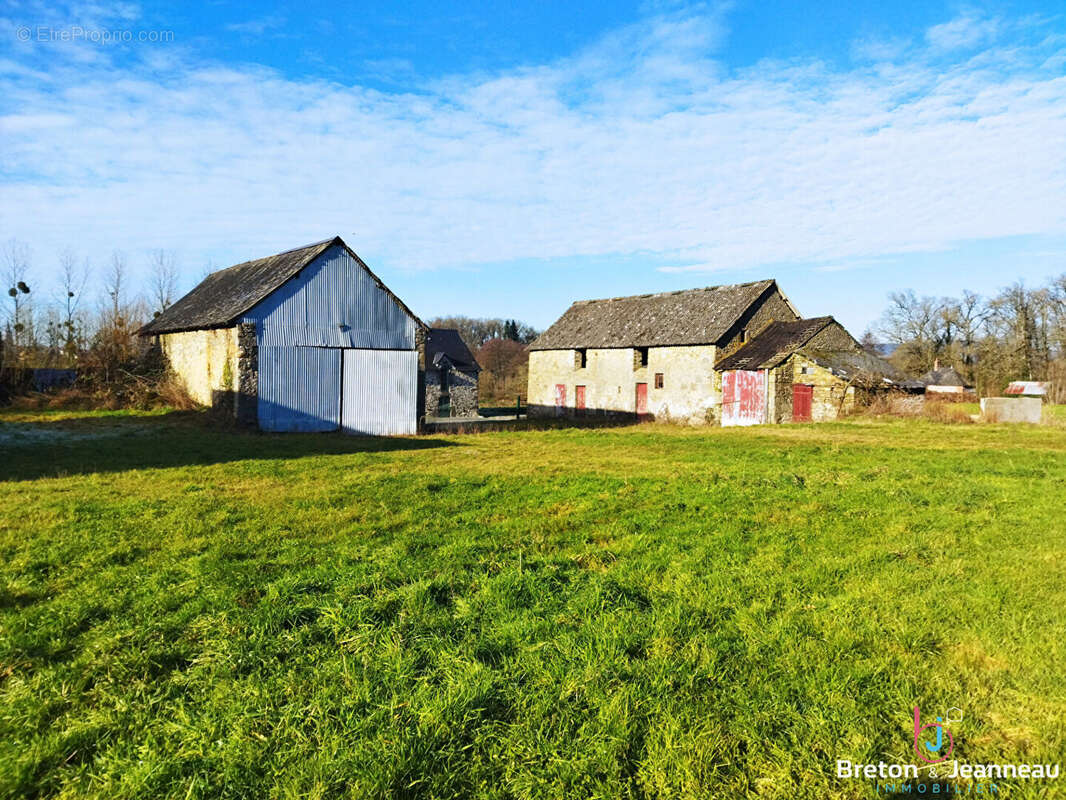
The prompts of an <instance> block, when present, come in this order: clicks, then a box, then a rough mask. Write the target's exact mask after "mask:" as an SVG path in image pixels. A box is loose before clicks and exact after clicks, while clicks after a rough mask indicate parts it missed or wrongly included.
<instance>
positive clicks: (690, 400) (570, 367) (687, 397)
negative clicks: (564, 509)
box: [527, 289, 797, 425]
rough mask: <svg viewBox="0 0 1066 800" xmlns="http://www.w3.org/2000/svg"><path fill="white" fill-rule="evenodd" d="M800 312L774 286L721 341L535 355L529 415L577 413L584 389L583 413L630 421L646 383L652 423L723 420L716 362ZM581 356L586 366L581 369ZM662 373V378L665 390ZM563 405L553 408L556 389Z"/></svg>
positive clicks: (531, 365)
mask: <svg viewBox="0 0 1066 800" xmlns="http://www.w3.org/2000/svg"><path fill="white" fill-rule="evenodd" d="M796 318H797V316H796V313H795V310H794V309H793V308H792V306H791V305H790V304H789V302H788V301H787V300H786V299H785V298H784V296H783V295H782V294H781V293H780V292H779V291H777V290H776V289H775V290H774V291H772V292H770V293H769V294H767V295H766V296H765V297H764V298H762V299H761V301H759V302H756V303H753V304H752V306H751V307H750V308H748V309H747V310H746V311H745V312H744V314H742V315H741V316H740V317H739V318H738V319H737V321H736V322H735V323H734V324H733V325H732V327H730V328H729V329H728V330H727V331H726V333H725V334H724V335H723V336H722V337H721V338H720V339H719V340H718V342H716V343H710V344H699V345H671V346H665V347H649V348H647V365H646V366H642V365H641V364H642V360H643V359H642V355H643V354H642V352H641V348H633V347H617V348H588V349H585V350H584V351H582V350H573V349H570V350H562V349H560V350H532V351H531V352H530V354H529V383H528V389H527V395H528V404H529V414H530V416H555V415H565V416H575V415H577V414H578V411H577V409H576V408H575V397H576V394H577V387H579V386H582V387H584V393H585V407H586V411H585V414H586V415H588V416H607V417H626V416H634V417H635V416H636V413H637V399H636V393H637V384H640V383H643V384H647V398H648V407H647V412H648V418H649V419H657V420H668V421H671V422H682V423H688V424H693V425H700V424H707V423H718V422H720V421H721V404H722V377H721V373H718V372H716V371H715V369H714V365H715V362H716V361H717V360H718V359H720V358H722V357H723V356H724V355H727V354H729V353H731V352H733V351H734V350H736V349H737V348H739V347H740V346H741V345H743V344H744V343H745V342H748V341H751V339H753V338H754V337H755V336H756V335H758V333H759V332H760V331H761V330H763V329H764V328H765V327H766V326H767V325H769V324H770V323H771V322H773V321H774V320H794V319H796ZM582 352H583V353H584V364H585V365H584V366H581V364H582V358H581V355H582ZM657 376H661V386H660V385H659V380H657ZM557 386H562V387H564V388H563V393H564V394H565V403H564V405H563V407H562V410H561V411H560V410H559V409H558V408H557V405H556V391H557V390H556V387H557Z"/></svg>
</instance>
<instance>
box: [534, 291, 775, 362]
mask: <svg viewBox="0 0 1066 800" xmlns="http://www.w3.org/2000/svg"><path fill="white" fill-rule="evenodd" d="M774 286H776V282H775V281H773V280H763V281H755V282H753V283H738V284H734V285H731V286H711V287H708V288H706V289H689V290H686V291H680V292H663V293H661V294H640V295H634V296H632V297H613V298H610V299H606V300H579V301H578V302H576V303H574V304H573V305H572V306H570V308H569V309H567V311H566V313H565V314H563V315H562V316H561V317H560V318H559V319H558V320H556V322H555V324H553V325H552V326H551V327H550V328H548V330H546V331H544V333H542V334H541V335H540V336H539V337H537V339H536V340H535V341H534V342H533V343H532V344H531V345H530V346H529V349H530V350H572V349H577V348H583V347H663V346H669V345H684V344H714V343H716V342H717V341H718V340H719V339H721V338H722V337H723V336H725V334H726V333H727V332H728V331H729V329H730V328H731V327H732V326H733V324H734V323H735V322H736V321H737V320H738V319H739V318H740V316H741V315H742V314H743V313H744V312H745V311H747V310H748V308H750V307H751V305H752V304H753V303H754V302H755V301H756V300H758V299H759V298H760V297H762V296H763V295H764V294H766V292H767V291H768V290H770V288H771V287H774ZM782 296H783V295H782ZM786 302H787V300H786Z"/></svg>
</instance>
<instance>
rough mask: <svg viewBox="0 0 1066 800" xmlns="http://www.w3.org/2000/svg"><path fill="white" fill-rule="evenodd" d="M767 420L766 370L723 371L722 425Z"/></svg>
mask: <svg viewBox="0 0 1066 800" xmlns="http://www.w3.org/2000/svg"><path fill="white" fill-rule="evenodd" d="M764 422H766V372H765V370H746V369H733V370H727V371H726V372H723V373H722V425H723V426H727V425H761V424H762V423H764Z"/></svg>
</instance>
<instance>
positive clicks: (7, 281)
mask: <svg viewBox="0 0 1066 800" xmlns="http://www.w3.org/2000/svg"><path fill="white" fill-rule="evenodd" d="M146 267H147V273H148V283H147V293H138V292H134V291H133V290H132V287H131V269H130V265H129V261H128V260H127V258H126V256H125V254H123V253H121V252H119V251H116V252H114V253H112V255H111V258H110V260H109V261H108V262H107V263H106V264H104V265H103V266H101V267H97V268H94V266H93V265H92V264H90V262H89V261H88V260H87V259H85V260H82V259H79V258H78V256H77V254H76V253H75V252H74V251H73V250H70V249H66V250H62V251H60V252H59V253H58V254H57V255H56V257H55V261H54V268H53V269H51V270H49V273H50V277H51V280H50V281H43V280H41V279H40V274H39V272H38V271H37V270H36V269H35V265H34V263H33V252H32V250H31V249H30V248H29V246H28V245H26V244H25V243H23V242H20V241H18V240H16V239H11V240H9V241H7V242H6V243H5V244H4V245H3V249H2V251H0V270H2V272H0V277H2V283H0V286H2V287H3V289H4V290H5V292H6V295H7V298H8V301H9V303H8V308H7V314H6V315H5V317H4V324H3V331H2V335H3V339H2V343H3V348H2V350H3V364H4V366H7V367H75V366H97V367H103V368H105V369H110V368H114V367H115V366H116V365H118V364H123V363H127V362H129V361H130V360H132V359H134V358H136V357H137V356H138V355H139V354H140V353H141V352H142V351H143V349H144V346H145V345H144V342H142V341H140V340H139V337H138V336H137V331H138V330H139V329H140V327H141V326H142V325H143V324H144V323H145V322H146V321H147V320H149V319H151V318H152V317H153V316H154V315H157V314H159V313H162V312H163V311H164V310H166V308H167V307H168V306H170V305H171V304H172V303H173V302H174V300H176V299H177V292H178V274H179V273H178V268H177V264H176V260H175V258H174V255H173V253H170V252H169V251H166V250H156V251H153V252H152V253H151V254H150V255H149V257H148V263H147V264H146Z"/></svg>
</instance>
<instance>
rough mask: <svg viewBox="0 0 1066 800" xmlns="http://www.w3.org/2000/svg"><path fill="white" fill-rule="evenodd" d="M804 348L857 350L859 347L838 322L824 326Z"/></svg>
mask: <svg viewBox="0 0 1066 800" xmlns="http://www.w3.org/2000/svg"><path fill="white" fill-rule="evenodd" d="M804 347H807V348H809V349H811V350H859V349H861V345H859V343H858V342H856V341H855V339H854V338H853V337H852V335H851V334H850V333H848V332H847V330H845V328H844V326H843V325H841V324H840V323H839V322H835V321H834V322H832V323H831V324H829V325H826V326H825V327H824V328H822V330H820V331H818V333H816V334H814V336H812V337H811V338H810V341H808V342H807V343H806V344H805V345H804Z"/></svg>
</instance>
